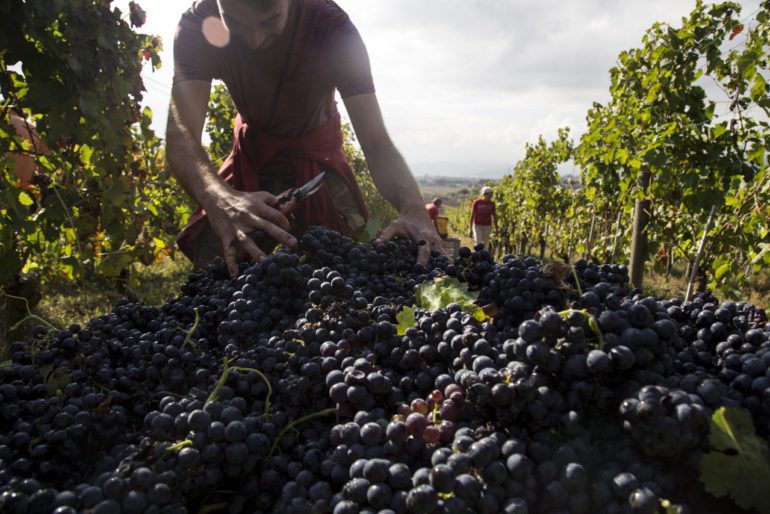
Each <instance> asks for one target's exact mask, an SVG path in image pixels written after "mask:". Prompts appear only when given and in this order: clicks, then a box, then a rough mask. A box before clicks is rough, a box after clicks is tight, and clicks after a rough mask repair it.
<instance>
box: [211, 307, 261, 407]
mask: <svg viewBox="0 0 770 514" xmlns="http://www.w3.org/2000/svg"><path fill="white" fill-rule="evenodd" d="M196 312H197V311H196ZM234 360H235V357H233V358H232V359H229V360H228V359H227V357H225V359H224V368H223V370H222V376H221V377H219V380H217V385H216V386H215V387H214V390H213V391H211V394H210V395H209V397H208V398H207V399H206V403H211V402H215V401H217V399H218V398H219V394H220V392H221V391H222V388H223V387H224V386H225V383H227V379H228V378H229V377H230V373H231V372H233V371H239V372H241V373H249V372H251V371H253V372H254V373H256V374H257V375H259V377H260V378H261V379H262V381H263V382H264V383H265V386H267V396H266V397H265V412H264V414H263V416H264V417H267V415H268V414H269V413H270V397H271V396H272V395H273V387H272V385H270V380H268V379H267V377H266V376H265V375H264V374H263V373H262V372H261V371H259V370H258V369H254V368H244V367H241V366H230V363H231V362H233V361H234Z"/></svg>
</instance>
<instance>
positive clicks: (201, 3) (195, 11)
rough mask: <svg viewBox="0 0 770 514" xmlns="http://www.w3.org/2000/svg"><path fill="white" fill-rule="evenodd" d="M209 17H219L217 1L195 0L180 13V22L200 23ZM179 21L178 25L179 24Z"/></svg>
mask: <svg viewBox="0 0 770 514" xmlns="http://www.w3.org/2000/svg"><path fill="white" fill-rule="evenodd" d="M209 16H217V17H219V7H218V6H217V0H195V2H193V3H192V5H191V6H190V7H189V8H188V9H187V10H186V11H185V12H183V13H182V20H181V21H184V20H190V21H197V22H199V23H200V22H201V21H203V20H204V19H206V18H208V17H209ZM181 21H180V23H181Z"/></svg>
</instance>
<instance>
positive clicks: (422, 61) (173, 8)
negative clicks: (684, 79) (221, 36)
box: [115, 0, 758, 178]
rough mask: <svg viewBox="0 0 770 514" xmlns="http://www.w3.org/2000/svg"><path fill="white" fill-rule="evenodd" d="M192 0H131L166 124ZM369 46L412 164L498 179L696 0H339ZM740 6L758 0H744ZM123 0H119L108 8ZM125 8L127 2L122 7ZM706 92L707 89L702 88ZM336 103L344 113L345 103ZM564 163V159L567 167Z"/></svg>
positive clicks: (603, 94)
mask: <svg viewBox="0 0 770 514" xmlns="http://www.w3.org/2000/svg"><path fill="white" fill-rule="evenodd" d="M191 3H192V2H191V0H163V1H150V0H144V1H140V4H141V5H142V7H143V8H144V9H145V10H146V11H147V23H146V25H145V26H144V27H142V31H143V32H147V33H153V34H158V35H160V36H161V38H162V39H163V42H164V50H163V52H162V54H161V57H162V59H163V61H164V64H163V66H162V68H161V69H160V70H155V71H151V70H150V69H149V67H147V69H146V70H145V71H144V72H143V78H144V79H145V81H144V82H145V86H146V88H147V93H146V95H145V100H144V103H145V105H148V106H149V107H150V108H152V110H153V112H154V128H155V130H156V131H158V132H159V133H160V134H162V133H163V132H164V131H165V123H166V114H167V105H168V99H169V94H170V91H171V79H172V75H173V62H172V47H173V37H174V31H175V29H176V24H177V22H178V20H179V17H180V16H181V14H182V12H183V11H184V10H185V9H187V8H188V7H189V6H190V5H191ZM337 3H338V4H339V5H340V7H342V8H343V9H344V10H345V11H346V12H347V13H348V14H349V16H350V18H351V20H352V21H353V23H354V24H355V25H356V27H357V28H358V31H359V32H360V33H361V36H362V38H363V40H364V42H365V44H366V46H367V50H368V52H369V57H370V61H371V64H372V74H373V77H374V83H375V88H376V89H377V98H378V100H379V102H380V106H381V108H382V112H383V117H384V119H385V124H386V127H387V129H388V132H389V134H390V136H391V138H392V139H393V141H394V142H395V144H396V146H397V148H398V149H399V151H400V152H401V153H402V154H403V155H404V157H405V159H406V161H407V163H408V164H409V166H410V168H411V169H412V172H413V173H414V174H415V175H416V176H418V177H420V176H423V175H446V176H464V177H484V178H498V177H500V176H502V175H503V174H505V173H508V172H509V171H510V170H511V169H512V168H513V166H514V165H515V164H516V162H517V161H518V160H519V159H521V158H522V157H523V155H524V145H525V143H527V142H534V141H536V140H537V138H538V136H540V135H542V136H543V137H545V138H546V139H553V138H555V137H556V134H557V131H558V129H559V128H560V127H569V128H570V130H571V133H572V135H573V137H575V138H576V139H577V138H578V137H579V136H580V134H582V133H583V132H584V131H585V115H586V113H587V111H588V109H589V108H590V107H591V105H592V104H593V103H594V102H600V103H604V102H606V101H607V100H608V99H609V70H610V68H612V67H613V66H614V65H615V62H616V59H617V56H618V54H620V53H621V52H622V51H624V50H628V49H631V48H636V47H639V46H641V40H642V37H643V35H644V32H645V31H646V30H647V29H648V28H650V27H651V26H652V24H653V23H655V22H666V23H670V24H672V25H674V26H679V25H680V21H681V18H682V17H684V16H686V15H687V14H688V13H689V12H690V11H691V10H692V9H693V7H694V5H695V1H694V0H541V1H540V2H532V1H527V2H524V1H521V0H337ZM739 3H740V4H741V5H743V11H742V14H741V17H744V16H748V15H750V14H752V13H753V12H754V11H755V10H756V9H757V6H758V0H744V1H742V2H739ZM127 4H128V1H127V0H126V1H123V0H121V1H118V2H115V5H117V6H118V7H122V6H127ZM123 10H124V12H127V8H125V7H124V8H123ZM710 92H711V91H710ZM339 109H340V111H341V112H342V113H343V116H345V112H344V105H343V104H342V102H339ZM568 171H569V170H567V172H568Z"/></svg>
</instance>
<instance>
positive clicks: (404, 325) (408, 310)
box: [396, 305, 417, 336]
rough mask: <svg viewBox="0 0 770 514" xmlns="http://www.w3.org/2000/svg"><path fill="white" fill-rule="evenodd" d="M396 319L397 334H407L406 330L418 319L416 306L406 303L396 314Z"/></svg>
mask: <svg viewBox="0 0 770 514" xmlns="http://www.w3.org/2000/svg"><path fill="white" fill-rule="evenodd" d="M396 321H397V322H398V324H397V325H396V334H398V335H400V336H403V335H405V334H406V331H407V330H408V329H410V328H412V327H413V326H414V323H415V321H417V320H416V319H415V317H414V307H409V306H407V305H405V306H404V308H403V309H401V311H400V312H399V313H398V314H396Z"/></svg>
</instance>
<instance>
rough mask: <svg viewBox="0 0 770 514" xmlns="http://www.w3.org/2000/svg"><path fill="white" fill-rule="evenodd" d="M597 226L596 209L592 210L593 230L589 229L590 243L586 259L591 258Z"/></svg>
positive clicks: (587, 244) (587, 246)
mask: <svg viewBox="0 0 770 514" xmlns="http://www.w3.org/2000/svg"><path fill="white" fill-rule="evenodd" d="M595 226H596V207H594V208H593V209H592V210H591V228H589V229H588V242H586V252H585V255H583V258H584V259H590V258H591V245H592V244H593V243H594V227H595Z"/></svg>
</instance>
